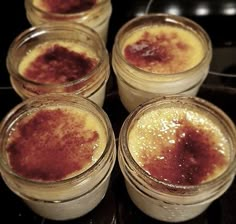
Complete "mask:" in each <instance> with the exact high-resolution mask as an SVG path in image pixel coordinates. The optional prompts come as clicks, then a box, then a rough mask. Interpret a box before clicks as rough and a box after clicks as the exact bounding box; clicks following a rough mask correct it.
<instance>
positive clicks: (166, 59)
mask: <svg viewBox="0 0 236 224" xmlns="http://www.w3.org/2000/svg"><path fill="white" fill-rule="evenodd" d="M123 54H124V57H125V59H126V60H127V61H128V63H130V64H132V65H134V66H137V67H138V68H140V69H143V70H145V71H148V72H152V73H157V74H172V73H174V74H176V73H179V72H183V71H186V70H188V69H191V68H192V67H194V66H196V65H197V64H199V63H200V62H201V60H202V59H203V57H204V54H205V49H204V48H203V45H202V42H201V40H200V39H199V38H198V36H197V35H196V34H194V33H193V32H190V31H189V30H186V29H181V28H180V27H175V26H169V25H153V26H150V27H144V28H140V29H139V30H135V31H134V32H132V33H130V34H129V37H127V40H126V41H125V43H124V45H123Z"/></svg>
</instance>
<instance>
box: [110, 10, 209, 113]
mask: <svg viewBox="0 0 236 224" xmlns="http://www.w3.org/2000/svg"><path fill="white" fill-rule="evenodd" d="M163 27H164V28H163ZM165 27H167V28H165ZM155 29H159V30H161V29H162V30H161V31H155ZM165 29H166V30H165ZM168 29H170V31H168ZM172 29H173V30H172ZM171 30H172V31H171ZM141 32H143V36H141V34H140V33H141ZM144 32H146V33H148V32H149V34H148V35H150V36H151V37H149V38H150V39H146V37H145V35H146V36H147V34H144ZM155 32H160V33H159V34H158V33H157V34H156V33H155ZM178 32H183V33H182V34H181V33H178ZM186 34H187V35H188V36H189V37H190V36H191V38H193V37H194V39H195V40H194V41H196V43H197V44H193V43H192V42H193V41H190V40H189V42H188V38H187V36H184V35H186ZM135 35H136V36H135ZM138 35H139V36H138ZM155 35H156V36H155ZM181 35H182V36H181ZM194 45H195V46H194ZM127 46H128V47H129V49H131V50H132V51H130V52H129V53H132V54H133V55H132V57H133V59H132V60H140V61H141V60H144V62H146V63H149V64H148V66H149V67H148V69H143V68H142V66H137V64H135V63H133V62H130V60H127V56H125V51H126V47H127ZM197 46H198V47H197ZM192 48H194V51H193V50H192ZM127 49H128V48H127ZM173 49H174V50H173ZM176 49H177V53H176V52H175V50H176ZM186 49H187V50H186ZM134 52H136V55H134V54H135V53H134ZM186 52H187V53H186ZM199 52H201V57H200V58H198V61H196V63H195V61H194V60H195V56H196V55H198V54H199V55H200V53H199ZM185 53H186V55H185ZM187 54H188V55H187ZM138 57H142V58H141V59H140V58H138ZM137 58H138V59H137ZM189 58H191V59H189ZM211 58H212V46H211V40H210V38H209V36H208V35H207V33H206V32H205V31H204V30H203V28H202V27H200V26H199V25H198V24H196V23H195V22H194V21H191V20H189V19H187V18H185V17H181V16H175V15H169V14H148V15H144V16H140V17H136V18H134V19H132V20H130V21H128V22H127V23H126V24H124V25H123V26H122V27H121V28H120V30H119V31H118V33H117V35H116V38H115V43H114V46H113V51H112V67H113V70H114V73H115V75H116V78H117V83H118V90H119V95H120V99H121V101H122V103H123V105H124V106H125V108H126V109H127V110H128V111H132V110H133V109H134V108H135V107H136V106H138V105H139V104H141V103H143V102H145V101H147V100H149V99H151V98H153V97H155V96H158V95H159V96H160V95H171V94H183V95H190V96H194V95H196V94H197V92H198V90H199V87H200V86H201V84H202V82H203V81H204V80H205V78H206V76H207V74H208V70H209V64H210V62H211ZM148 60H149V61H148ZM188 60H189V61H190V60H192V63H193V64H192V65H191V66H188V67H186V68H184V67H183V68H182V69H179V67H180V66H182V65H184V64H185V63H186V62H188ZM144 62H143V61H141V62H140V63H144ZM136 63H137V62H136ZM153 64H154V65H153ZM153 66H159V68H158V70H156V71H155V70H154V69H152V67H153ZM161 66H163V67H161ZM168 66H169V67H168ZM150 68H151V69H150ZM153 68H154V67H153ZM164 69H167V70H164ZM168 69H169V70H168ZM176 69H178V70H176Z"/></svg>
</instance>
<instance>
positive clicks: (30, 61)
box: [6, 22, 110, 106]
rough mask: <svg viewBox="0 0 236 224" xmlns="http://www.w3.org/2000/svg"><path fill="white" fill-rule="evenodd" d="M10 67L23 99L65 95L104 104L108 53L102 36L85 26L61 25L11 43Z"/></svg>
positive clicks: (37, 30) (35, 30) (45, 27)
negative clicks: (47, 95) (45, 95)
mask: <svg viewBox="0 0 236 224" xmlns="http://www.w3.org/2000/svg"><path fill="white" fill-rule="evenodd" d="M6 64H7V69H8V72H9V74H10V80H11V84H12V86H13V88H14V89H15V91H16V92H17V93H18V95H19V96H21V98H22V99H26V98H30V97H33V96H36V95H41V94H45V93H51V92H58V93H59V92H65V93H74V94H79V95H82V96H84V97H87V98H89V99H91V100H92V101H94V102H95V103H97V104H98V105H99V106H102V105H103V103H104V99H105V92H106V84H107V80H108V78H109V75H110V65H109V57H108V52H107V50H106V48H105V46H104V43H103V42H102V40H101V38H100V37H99V36H98V34H97V33H96V32H95V31H93V30H92V29H90V28H89V27H87V26H84V25H83V24H77V23H61V22H59V23H53V24H43V25H40V26H35V27H31V28H29V29H27V30H25V31H23V32H22V33H21V34H19V35H18V36H17V37H16V38H15V39H14V40H13V42H12V43H11V45H10V47H9V50H8V54H7V59H6Z"/></svg>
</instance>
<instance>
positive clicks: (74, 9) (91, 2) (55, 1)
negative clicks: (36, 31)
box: [25, 0, 112, 42]
mask: <svg viewBox="0 0 236 224" xmlns="http://www.w3.org/2000/svg"><path fill="white" fill-rule="evenodd" d="M25 9H26V15H27V18H28V20H29V22H30V23H31V24H32V25H33V26H36V25H39V24H43V23H48V22H57V21H61V22H78V23H83V24H85V25H87V26H89V27H91V28H92V29H94V30H95V31H96V32H97V33H98V34H99V35H100V37H101V38H102V39H103V40H104V42H106V40H107V32H108V27H109V20H110V16H111V13H112V5H111V1H110V0H83V1H80V0H74V1H65V0H25Z"/></svg>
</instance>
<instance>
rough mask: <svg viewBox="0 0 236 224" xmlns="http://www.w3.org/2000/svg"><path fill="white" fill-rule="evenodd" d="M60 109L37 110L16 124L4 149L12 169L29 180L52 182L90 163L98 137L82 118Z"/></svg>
mask: <svg viewBox="0 0 236 224" xmlns="http://www.w3.org/2000/svg"><path fill="white" fill-rule="evenodd" d="M70 115H71V114H70V113H68V112H65V111H63V110H61V109H55V110H47V109H45V110H42V111H38V112H37V113H36V114H35V116H33V117H32V119H29V120H28V121H27V122H22V123H19V124H18V126H17V127H16V130H17V131H15V132H13V133H12V135H13V137H12V141H11V142H10V144H9V145H8V147H7V152H8V153H9V160H10V164H11V166H12V169H13V170H14V171H15V172H16V173H17V174H19V175H21V176H24V177H26V178H29V179H33V180H42V181H55V180H61V179H64V178H66V177H67V176H68V175H70V174H72V173H74V172H77V171H79V170H81V169H82V168H83V167H84V166H85V165H86V164H88V163H90V162H91V160H92V156H93V151H94V147H95V145H96V143H97V140H98V138H99V135H98V133H97V132H96V131H93V130H88V129H87V128H86V127H85V122H84V119H85V118H84V117H83V116H82V115H79V116H77V117H73V116H70Z"/></svg>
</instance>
